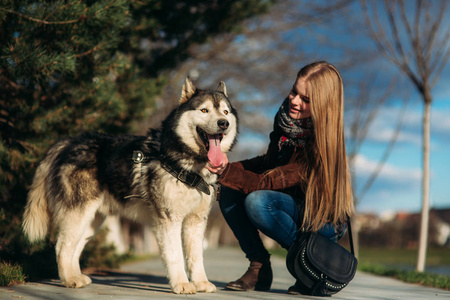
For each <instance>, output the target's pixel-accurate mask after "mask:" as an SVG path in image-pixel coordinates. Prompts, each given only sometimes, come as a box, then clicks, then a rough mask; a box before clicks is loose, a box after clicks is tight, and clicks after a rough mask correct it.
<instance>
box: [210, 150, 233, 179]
mask: <svg viewBox="0 0 450 300" xmlns="http://www.w3.org/2000/svg"><path fill="white" fill-rule="evenodd" d="M227 165H228V157H227V156H226V154H225V153H224V154H223V162H222V163H221V164H220V165H219V166H212V165H211V164H210V163H208V164H207V165H206V168H207V169H208V170H209V171H210V172H211V173H214V174H217V175H221V174H222V173H223V171H224V170H225V168H226V167H227Z"/></svg>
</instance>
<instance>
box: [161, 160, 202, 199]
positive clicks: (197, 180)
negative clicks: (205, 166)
mask: <svg viewBox="0 0 450 300" xmlns="http://www.w3.org/2000/svg"><path fill="white" fill-rule="evenodd" d="M161 167H162V168H163V169H164V170H166V171H167V172H168V173H169V174H171V175H172V176H173V177H175V178H176V179H178V180H179V181H181V182H183V183H184V184H187V185H188V186H190V187H194V188H196V189H197V190H199V191H200V192H203V193H205V194H206V195H210V194H211V191H210V190H209V184H207V183H206V181H205V180H203V178H202V177H201V176H200V175H198V174H197V173H194V172H189V171H186V170H184V169H183V168H180V167H178V166H176V165H173V164H169V163H167V162H165V161H161Z"/></svg>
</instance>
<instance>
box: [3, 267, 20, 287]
mask: <svg viewBox="0 0 450 300" xmlns="http://www.w3.org/2000/svg"><path fill="white" fill-rule="evenodd" d="M23 282H25V275H24V273H23V269H22V267H21V266H20V265H18V264H10V263H8V262H4V261H0V286H11V285H14V284H19V283H23Z"/></svg>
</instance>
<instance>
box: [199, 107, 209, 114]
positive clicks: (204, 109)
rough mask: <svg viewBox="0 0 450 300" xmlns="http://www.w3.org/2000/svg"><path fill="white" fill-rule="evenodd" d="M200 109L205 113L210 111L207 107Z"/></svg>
mask: <svg viewBox="0 0 450 300" xmlns="http://www.w3.org/2000/svg"><path fill="white" fill-rule="evenodd" d="M200 111H201V112H202V113H205V114H206V113H207V112H208V110H207V109H206V108H202V109H200Z"/></svg>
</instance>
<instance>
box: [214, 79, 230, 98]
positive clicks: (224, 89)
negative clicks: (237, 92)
mask: <svg viewBox="0 0 450 300" xmlns="http://www.w3.org/2000/svg"><path fill="white" fill-rule="evenodd" d="M216 92H221V93H223V94H224V95H225V97H228V95H227V86H226V85H225V82H223V81H221V82H220V83H219V86H218V87H217V90H216Z"/></svg>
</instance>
